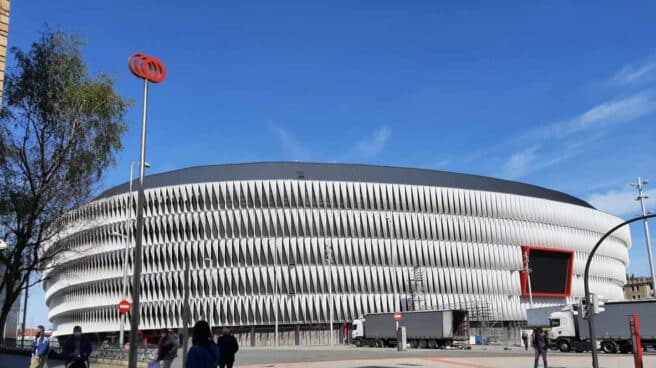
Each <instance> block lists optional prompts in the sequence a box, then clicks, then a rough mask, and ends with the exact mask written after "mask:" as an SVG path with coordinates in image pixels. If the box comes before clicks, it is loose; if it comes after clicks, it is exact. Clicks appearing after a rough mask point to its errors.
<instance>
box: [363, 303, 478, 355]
mask: <svg viewBox="0 0 656 368" xmlns="http://www.w3.org/2000/svg"><path fill="white" fill-rule="evenodd" d="M399 325H400V326H404V327H405V329H406V339H407V343H408V344H409V345H410V347H412V348H444V347H447V346H453V345H454V341H458V342H460V341H469V326H468V322H467V312H466V311H462V310H429V311H414V312H403V313H402V319H401V321H400V322H399ZM351 338H352V341H353V344H354V345H355V346H377V347H384V346H396V344H397V342H396V322H395V321H394V313H372V314H367V315H365V316H364V318H360V319H356V320H354V321H353V330H352V331H351Z"/></svg>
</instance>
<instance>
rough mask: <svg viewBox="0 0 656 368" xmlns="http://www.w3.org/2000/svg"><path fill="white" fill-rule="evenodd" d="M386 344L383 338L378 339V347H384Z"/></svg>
mask: <svg viewBox="0 0 656 368" xmlns="http://www.w3.org/2000/svg"><path fill="white" fill-rule="evenodd" d="M384 346H385V342H384V341H383V340H381V339H378V340H376V347H377V348H382V347H384Z"/></svg>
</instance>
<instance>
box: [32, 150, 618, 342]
mask: <svg viewBox="0 0 656 368" xmlns="http://www.w3.org/2000/svg"><path fill="white" fill-rule="evenodd" d="M145 186H146V191H145V197H146V206H145V225H144V226H145V227H144V252H143V267H144V268H143V270H144V272H143V277H142V283H141V288H142V294H141V295H142V298H141V300H142V308H141V325H140V327H139V328H140V329H142V330H145V331H148V330H153V329H157V328H161V327H180V326H182V316H183V306H184V300H183V297H184V295H185V290H189V292H190V293H191V296H190V308H191V309H190V310H191V315H192V317H191V319H192V320H193V321H195V320H198V319H206V320H208V321H209V322H210V324H211V325H212V326H224V325H227V326H232V327H233V330H235V331H237V332H238V333H239V336H240V338H241V339H242V340H243V342H245V343H249V342H250V343H251V344H257V345H262V344H270V343H271V336H272V331H273V326H274V324H275V323H276V320H277V321H278V324H279V325H280V331H281V332H280V338H281V339H282V342H281V343H295V342H296V343H302V344H314V343H326V342H327V341H328V337H327V336H328V334H327V333H326V330H327V329H328V324H329V321H330V316H331V314H332V316H333V321H334V322H335V331H340V330H341V328H339V326H341V325H342V323H344V321H351V320H353V319H354V318H358V317H359V316H361V315H363V314H365V313H369V312H382V311H393V310H409V309H432V308H464V309H468V310H469V311H470V317H471V320H472V321H473V322H474V323H479V324H483V323H486V324H488V323H489V326H493V325H495V324H496V325H497V326H509V325H512V326H516V325H521V324H525V322H526V309H527V307H529V305H530V298H529V291H528V290H529V288H528V286H529V285H530V286H531V290H532V291H531V294H532V299H533V304H532V305H533V306H535V307H539V306H548V305H554V304H562V303H566V302H573V301H575V300H578V299H579V298H580V297H581V296H582V295H583V280H582V274H583V269H584V265H585V261H586V259H587V254H588V252H589V251H590V249H591V248H592V246H593V245H594V244H595V243H596V241H597V240H598V239H599V238H600V237H601V235H602V234H604V233H605V232H606V231H607V230H608V229H610V228H611V227H613V226H614V225H616V224H618V223H620V222H621V220H620V219H619V218H616V217H614V216H611V215H609V214H606V213H603V212H600V211H598V210H596V209H594V208H593V207H592V206H590V205H589V204H588V203H586V202H584V201H582V200H580V199H577V198H575V197H572V196H569V195H567V194H564V193H560V192H556V191H553V190H549V189H545V188H540V187H537V186H533V185H528V184H522V183H517V182H512V181H506V180H499V179H494V178H488V177H481V176H474V175H466V174H456V173H448V172H440V171H431V170H420V169H409V168H393V167H381V166H369V165H349V164H313V163H289V162H282V163H275V162H273V163H253V164H235V165H216V166H203V167H192V168H187V169H182V170H176V171H172V172H167V173H162V174H157V175H151V176H148V177H147V178H146V180H145ZM128 187H129V186H128V183H125V184H123V185H119V186H117V187H114V188H111V189H109V190H107V191H106V192H104V193H102V194H101V195H100V196H99V197H98V198H96V199H95V200H93V201H92V202H91V203H89V204H87V205H85V206H83V207H81V208H79V209H76V210H74V211H72V212H70V213H68V214H67V215H65V216H64V217H63V218H62V224H63V226H64V230H63V231H62V232H61V233H60V234H59V236H58V237H57V238H56V239H54V240H53V241H52V242H51V243H50V244H49V245H48V247H49V248H48V249H55V247H64V248H65V249H67V253H65V254H64V255H63V256H62V257H61V258H62V261H60V262H59V263H58V264H55V265H53V266H54V267H52V268H51V269H49V271H48V274H47V275H45V276H47V277H48V278H49V279H48V280H46V281H45V282H44V288H45V296H46V303H47V304H48V306H49V308H50V312H49V319H50V321H51V322H52V324H53V326H54V327H53V330H54V334H55V335H62V334H68V333H70V332H69V331H71V330H72V328H73V326H74V325H76V324H80V325H82V327H83V329H84V330H85V331H88V332H102V333H114V334H115V332H116V331H117V330H118V329H119V314H118V311H117V307H116V305H117V303H118V301H119V300H120V299H121V295H122V294H121V290H122V278H121V276H122V272H123V268H122V265H123V260H124V256H123V254H124V246H125V244H126V243H125V242H126V236H125V234H126V233H127V230H126V229H130V228H131V226H130V224H133V222H132V221H131V219H132V218H133V217H134V207H135V206H134V205H133V204H131V202H130V193H129V192H128ZM132 198H136V194H134V193H133V195H132ZM135 200H136V199H135ZM130 209H132V210H130ZM629 247H630V234H629V229H628V228H626V227H625V228H622V229H620V230H619V231H617V232H616V233H615V234H614V235H613V236H611V237H610V238H609V239H608V240H607V241H606V244H605V245H604V246H603V247H601V248H600V249H599V252H598V253H597V255H596V257H595V260H594V261H593V263H592V268H591V288H592V291H593V292H595V291H596V292H602V291H603V292H602V294H603V295H604V296H606V297H609V298H611V299H613V298H614V299H621V298H622V296H623V294H622V286H623V285H624V283H625V282H626V276H625V275H626V267H627V264H628V248H629ZM525 261H528V263H529V265H528V267H527V265H526V262H525ZM128 262H129V263H130V264H131V262H132V257H131V256H130V257H129V259H128ZM186 269H188V270H189V275H190V277H189V285H190V286H189V287H188V288H186V287H185V285H186V282H185V274H186V272H185V270H186ZM527 269H528V270H530V271H531V272H530V275H529V274H528V273H527V272H526V270H527ZM529 276H530V277H529ZM529 280H530V282H529ZM335 334H337V332H335ZM337 341H339V340H337Z"/></svg>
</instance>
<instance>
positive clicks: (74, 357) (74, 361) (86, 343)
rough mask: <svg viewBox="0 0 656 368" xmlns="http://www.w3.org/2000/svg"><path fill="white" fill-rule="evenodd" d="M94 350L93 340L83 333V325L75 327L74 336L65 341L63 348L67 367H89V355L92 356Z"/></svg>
mask: <svg viewBox="0 0 656 368" xmlns="http://www.w3.org/2000/svg"><path fill="white" fill-rule="evenodd" d="M92 350H93V347H92V346H91V341H90V340H89V338H87V337H86V336H84V335H82V327H80V326H75V327H73V336H70V337H69V338H68V339H66V341H64V346H63V348H62V355H63V356H64V360H65V366H66V368H87V367H89V356H91V351H92Z"/></svg>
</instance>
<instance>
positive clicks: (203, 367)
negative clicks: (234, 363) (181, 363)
mask: <svg viewBox="0 0 656 368" xmlns="http://www.w3.org/2000/svg"><path fill="white" fill-rule="evenodd" d="M191 343H192V346H191V349H189V352H188V353H187V361H186V362H185V363H186V365H185V366H186V368H216V366H217V364H218V359H219V349H218V348H217V347H216V344H215V343H214V341H213V340H212V331H211V330H210V325H209V324H208V323H207V321H202V320H201V321H198V322H196V324H195V325H194V330H193V334H192V337H191Z"/></svg>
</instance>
